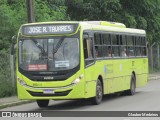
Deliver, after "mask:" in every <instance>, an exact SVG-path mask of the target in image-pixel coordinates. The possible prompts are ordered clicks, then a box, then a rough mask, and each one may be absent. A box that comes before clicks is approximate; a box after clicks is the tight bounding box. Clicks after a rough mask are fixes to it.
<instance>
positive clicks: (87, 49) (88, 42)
mask: <svg viewBox="0 0 160 120" xmlns="http://www.w3.org/2000/svg"><path fill="white" fill-rule="evenodd" d="M83 46H84V59H85V64H86V65H88V64H90V63H92V62H93V61H94V59H93V58H94V57H93V41H92V39H91V38H85V39H84V41H83Z"/></svg>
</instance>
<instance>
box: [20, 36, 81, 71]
mask: <svg viewBox="0 0 160 120" xmlns="http://www.w3.org/2000/svg"><path fill="white" fill-rule="evenodd" d="M78 65H79V39H78V38H69V37H55V38H54V37H52V38H44V39H41V38H40V39H39V38H31V39H20V40H19V67H20V68H21V69H23V70H26V71H62V70H69V69H73V68H75V67H77V66H78Z"/></svg>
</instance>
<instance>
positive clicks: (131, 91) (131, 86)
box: [127, 74, 136, 95]
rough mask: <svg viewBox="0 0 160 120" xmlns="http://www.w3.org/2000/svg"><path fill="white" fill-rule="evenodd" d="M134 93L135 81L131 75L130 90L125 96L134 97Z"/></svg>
mask: <svg viewBox="0 0 160 120" xmlns="http://www.w3.org/2000/svg"><path fill="white" fill-rule="evenodd" d="M135 91H136V80H135V76H134V75H133V74H132V77H131V83H130V89H129V90H128V91H127V95H134V94H135Z"/></svg>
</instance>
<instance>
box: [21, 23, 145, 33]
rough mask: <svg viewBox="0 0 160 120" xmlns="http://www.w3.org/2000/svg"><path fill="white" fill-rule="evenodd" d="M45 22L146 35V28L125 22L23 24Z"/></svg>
mask: <svg viewBox="0 0 160 120" xmlns="http://www.w3.org/2000/svg"><path fill="white" fill-rule="evenodd" d="M43 24H79V25H80V26H81V27H82V29H83V30H95V31H107V32H118V33H130V34H141V35H145V34H146V32H145V30H142V29H135V28H126V26H125V25H124V24H123V23H118V22H108V21H54V22H36V23H28V24H23V25H22V26H28V25H43Z"/></svg>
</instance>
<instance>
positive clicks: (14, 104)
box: [0, 100, 35, 109]
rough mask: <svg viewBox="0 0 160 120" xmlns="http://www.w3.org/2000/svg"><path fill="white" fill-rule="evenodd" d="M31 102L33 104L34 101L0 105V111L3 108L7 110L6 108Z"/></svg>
mask: <svg viewBox="0 0 160 120" xmlns="http://www.w3.org/2000/svg"><path fill="white" fill-rule="evenodd" d="M32 102H35V101H34V100H21V101H15V102H10V103H5V104H2V105H0V109H4V108H7V107H13V106H16V105H22V104H27V103H32Z"/></svg>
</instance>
